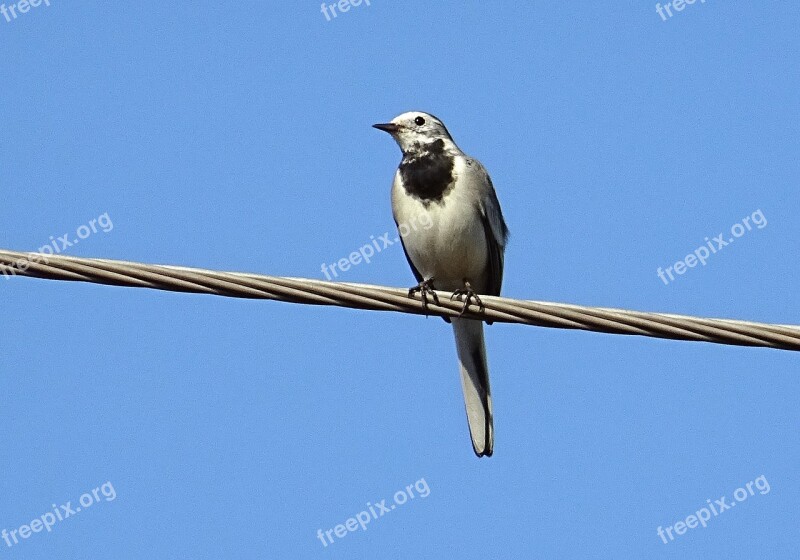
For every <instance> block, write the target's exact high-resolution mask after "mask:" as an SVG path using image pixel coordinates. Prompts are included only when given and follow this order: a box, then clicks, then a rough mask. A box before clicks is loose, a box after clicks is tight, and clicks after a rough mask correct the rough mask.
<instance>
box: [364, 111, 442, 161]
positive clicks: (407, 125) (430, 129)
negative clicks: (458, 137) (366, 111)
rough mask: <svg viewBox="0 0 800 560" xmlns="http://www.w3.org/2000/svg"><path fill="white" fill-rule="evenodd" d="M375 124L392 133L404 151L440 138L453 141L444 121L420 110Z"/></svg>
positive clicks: (376, 126) (378, 127)
mask: <svg viewBox="0 0 800 560" xmlns="http://www.w3.org/2000/svg"><path fill="white" fill-rule="evenodd" d="M373 126H375V128H377V129H380V130H383V131H386V132H388V133H389V134H391V135H392V138H394V139H395V140H396V141H397V143H398V144H399V145H400V148H401V149H402V150H403V151H405V150H407V149H409V148H411V147H412V146H413V145H414V144H428V143H430V142H433V141H434V140H439V139H442V140H444V141H445V142H446V143H452V141H453V140H452V138H450V133H449V132H447V129H446V128H445V126H444V124H442V121H440V120H439V119H437V118H436V117H434V116H433V115H430V114H428V113H422V112H419V111H411V112H408V113H403V114H402V115H398V116H397V117H395V118H393V119H392V121H391V122H389V123H386V124H376V125H373Z"/></svg>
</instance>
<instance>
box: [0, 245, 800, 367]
mask: <svg viewBox="0 0 800 560" xmlns="http://www.w3.org/2000/svg"><path fill="white" fill-rule="evenodd" d="M0 276H6V277H7V278H10V277H12V276H30V277H34V278H45V279H50V280H68V281H76V282H92V283H95V284H107V285H113V286H128V287H133V288H151V289H154V290H168V291H174V292H189V293H198V294H212V295H218V296H225V297H237V298H250V299H270V300H277V301H283V302H288V303H305V304H312V305H336V306H339V307H350V308H354V309H369V310H376V311H397V312H400V313H414V314H418V315H419V314H424V313H425V310H424V309H423V307H422V302H421V300H420V299H419V298H418V297H416V298H409V297H408V290H404V289H399V288H388V287H385V286H371V285H367V284H352V283H345V282H326V281H324V280H311V279H308V278H287V277H278V276H262V275H259V274H245V273H240V272H221V271H216V270H205V269H199V268H186V267H180V266H168V265H151V264H143V263H136V262H127V261H116V260H108V259H84V258H76V257H66V256H63V255H45V254H41V253H21V252H17V251H6V250H2V249H0ZM438 296H439V303H438V304H437V303H436V302H429V305H428V309H427V313H428V314H430V315H439V316H449V317H455V316H458V315H459V313H460V312H461V308H462V304H461V303H460V302H458V301H451V300H450V293H449V292H438ZM481 300H482V301H483V304H484V306H485V309H484V311H483V312H481V313H479V312H477V310H475V309H474V307H471V308H470V311H468V312H467V313H465V315H464V316H465V317H470V318H475V319H488V320H491V321H496V322H501V323H519V324H523V325H534V326H539V327H551V328H560V329H581V330H587V331H596V332H604V333H609V334H627V335H639V336H649V337H655V338H667V339H673V340H694V341H701V342H712V343H716V344H731V345H737V346H765V347H769V348H777V349H781V350H795V351H798V350H800V326H796V325H771V324H766V323H753V322H749V321H736V320H731V319H707V318H702V317H690V316H686V315H672V314H667V313H647V312H642V311H629V310H625V309H612V308H606V307H585V306H581V305H569V304H563V303H551V302H543V301H530V300H519V299H509V298H500V297H491V296H481Z"/></svg>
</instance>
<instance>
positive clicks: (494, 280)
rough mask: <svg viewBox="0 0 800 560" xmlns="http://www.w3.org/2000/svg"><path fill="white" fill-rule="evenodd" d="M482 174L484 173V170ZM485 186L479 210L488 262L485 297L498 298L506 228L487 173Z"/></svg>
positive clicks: (501, 281)
mask: <svg viewBox="0 0 800 560" xmlns="http://www.w3.org/2000/svg"><path fill="white" fill-rule="evenodd" d="M484 173H486V171H485V170H484ZM486 185H487V187H488V188H487V189H485V191H484V193H483V197H482V200H481V209H480V210H481V221H482V222H483V232H484V235H485V236H486V247H487V249H488V260H489V262H488V263H487V266H486V271H487V275H488V278H487V279H486V290H485V291H486V294H487V295H490V296H499V295H500V289H501V288H502V286H503V264H504V253H505V248H506V242H507V241H508V227H507V226H506V222H505V220H504V219H503V211H502V210H501V209H500V202H499V201H498V200H497V193H495V190H494V185H492V180H491V178H489V174H488V173H487V174H486Z"/></svg>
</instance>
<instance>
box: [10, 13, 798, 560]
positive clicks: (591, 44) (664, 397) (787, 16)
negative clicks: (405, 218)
mask: <svg viewBox="0 0 800 560" xmlns="http://www.w3.org/2000/svg"><path fill="white" fill-rule="evenodd" d="M798 28H800V8H798V6H797V4H796V3H790V2H780V3H779V2H767V3H764V2H745V1H743V0H742V1H725V2H722V1H718V0H707V2H706V3H705V4H700V3H699V2H697V3H695V4H694V5H689V6H686V8H685V9H684V10H683V11H682V12H679V13H676V14H675V15H674V17H672V18H671V19H669V20H668V21H662V20H661V18H660V17H659V16H658V14H657V13H656V11H655V7H654V3H653V2H644V1H637V2H633V1H620V2H605V3H597V2H591V3H590V2H580V3H577V4H575V5H573V4H570V3H553V2H531V3H513V4H512V3H495V2H480V3H464V2H458V3H450V4H445V3H435V2H429V1H422V0H419V1H411V2H397V1H391V2H390V1H388V0H372V3H371V5H370V6H367V5H365V4H362V5H361V6H360V7H357V8H352V9H351V10H350V11H349V12H347V13H345V14H342V15H340V16H339V17H337V18H336V19H334V20H331V21H326V19H325V17H324V16H323V14H322V13H321V11H320V6H319V3H318V2H313V1H309V2H250V1H243V2H228V1H218V2H213V3H212V2H200V3H197V4H193V5H191V6H189V5H186V6H182V5H180V4H179V3H174V2H167V3H164V2H153V1H149V0H147V1H140V2H107V3H100V2H95V3H91V2H62V1H61V0H52V2H51V6H50V7H46V6H44V5H42V6H40V7H38V8H35V9H32V10H31V11H29V12H28V13H26V14H24V15H21V16H20V17H19V18H18V19H16V20H14V21H12V22H11V23H6V22H5V20H4V19H0V50H1V51H2V53H3V56H2V57H0V83H1V84H2V85H0V111H1V113H0V114H1V116H0V135H1V136H0V137H1V138H2V145H3V149H2V156H0V160H1V163H0V189H1V190H0V192H2V206H0V209H1V212H2V216H3V218H2V220H0V247H4V248H8V249H13V250H35V249H36V248H37V247H40V246H41V245H43V244H44V243H46V242H47V241H48V240H49V238H50V236H54V237H57V236H60V235H62V234H64V233H68V232H69V233H71V234H74V232H75V231H76V230H77V228H78V227H79V226H81V225H84V224H87V223H88V222H89V221H90V220H91V219H94V218H96V217H97V216H99V215H101V214H103V213H106V212H107V213H108V214H109V216H110V217H111V219H112V220H113V225H114V228H113V230H112V231H111V232H109V233H102V232H98V233H96V234H93V235H92V236H90V237H89V238H87V239H86V240H83V241H81V242H80V244H79V245H76V246H74V247H72V248H70V249H69V254H71V255H75V256H86V257H105V258H117V259H127V260H134V261H143V262H153V263H167V264H179V265H186V266H199V267H206V268H212V269H224V270H236V271H248V272H256V273H264V274H272V275H286V276H304V277H310V278H322V277H323V275H322V273H321V272H320V266H321V264H322V263H323V262H325V263H331V262H334V261H336V260H338V259H340V258H342V257H346V256H347V255H348V254H349V253H350V252H352V251H354V250H356V249H358V247H360V246H361V245H363V244H365V243H367V242H369V239H370V236H371V235H375V236H376V237H377V236H379V235H381V234H383V233H384V232H386V231H391V230H392V228H393V227H394V224H393V221H392V218H391V211H390V203H389V187H390V183H391V178H392V174H393V173H394V170H395V167H396V165H397V163H398V161H399V158H400V153H399V151H398V149H397V147H396V146H395V145H394V143H393V142H392V141H391V139H390V138H389V137H388V136H386V135H385V134H384V133H381V132H379V131H376V130H374V129H372V128H370V125H371V124H372V123H375V122H382V121H386V120H388V119H391V118H392V117H393V116H395V115H397V114H399V113H401V112H404V111H407V110H411V109H421V110H426V111H429V112H432V113H434V114H436V115H437V116H439V117H441V118H442V119H443V120H444V122H445V123H447V125H448V127H449V128H450V131H451V132H452V134H453V135H454V137H455V139H456V141H457V142H458V143H459V145H460V146H461V147H462V148H463V149H464V150H465V151H466V152H467V153H469V154H471V155H473V156H475V157H477V158H479V159H481V161H483V163H484V164H485V165H486V167H487V168H488V169H489V171H490V172H491V174H492V177H493V179H494V183H495V185H496V187H497V190H498V193H499V197H500V201H501V203H502V205H503V210H504V212H505V215H506V218H507V221H508V223H509V226H510V228H511V231H512V239H511V243H510V245H509V246H508V251H507V254H506V275H505V279H506V280H505V285H504V294H505V295H508V296H510V297H518V298H529V299H538V300H548V301H560V302H569V303H577V304H584V305H598V306H615V307H622V308H629V309H637V310H649V311H665V312H673V313H685V314H691V315H699V316H711V317H729V318H739V319H749V320H756V321H765V322H771V323H785V324H797V323H800V295H798V290H797V287H798V278H800V263H799V262H798V258H797V255H798V226H799V225H800V221H799V219H798V207H799V205H800V194H798V191H799V189H798V179H800V158H798V138H799V137H800V118H799V117H800V110H799V109H798V106H799V102H798V86H800V79H799V77H798V55H800V52H798V51H799V50H800V49H799V47H800V36H799V35H798V31H797V30H798ZM758 209H760V210H761V211H762V212H763V214H764V216H765V217H766V218H767V220H768V225H767V226H766V227H765V228H763V229H754V230H753V231H751V232H748V233H746V234H745V235H744V236H743V237H742V238H741V239H738V240H737V241H736V242H735V243H734V244H732V245H730V246H728V247H726V248H725V249H724V250H723V251H721V252H720V253H718V254H716V255H714V256H712V257H711V258H710V259H709V261H708V263H707V265H706V266H705V267H697V268H693V269H690V270H689V271H688V272H687V273H686V274H684V275H683V276H680V277H678V278H677V279H676V281H675V282H673V283H671V284H670V285H668V286H665V285H664V284H663V282H662V281H661V280H659V279H658V277H657V276H656V269H657V268H658V267H667V266H670V265H672V264H674V262H675V261H677V260H680V259H682V258H683V257H684V256H685V255H686V254H687V253H690V252H692V251H693V250H694V249H695V248H697V247H698V246H700V245H702V244H703V243H704V238H705V237H711V236H716V235H717V234H718V233H720V232H726V233H727V231H729V229H730V227H731V226H732V225H733V224H735V223H737V222H740V221H741V220H742V219H743V218H744V217H746V216H750V215H751V214H752V213H753V212H754V211H756V210H758ZM73 237H74V235H73ZM341 279H343V280H346V281H351V282H367V283H374V284H383V285H391V286H401V287H407V286H410V285H411V284H412V283H413V277H412V275H411V272H410V271H409V269H408V266H407V264H406V261H405V258H404V257H403V253H402V250H401V249H400V247H399V246H395V247H392V248H391V249H387V250H386V251H385V252H383V253H380V254H379V255H378V256H377V257H376V258H375V259H374V260H373V262H372V263H371V264H361V265H359V266H356V267H354V268H352V269H351V270H350V271H348V272H347V273H346V274H345V275H343V276H342V277H341ZM0 298H2V299H1V300H0V301H1V302H2V311H3V315H2V321H3V322H2V324H3V329H2V335H1V336H0V375H1V376H2V377H1V379H2V391H1V392H0V423H1V424H0V425H2V433H3V435H2V440H1V441H2V445H1V446H0V469H1V470H2V471H1V472H2V476H0V529H2V528H6V529H8V530H10V529H14V528H18V527H19V526H20V525H23V524H26V523H28V522H30V521H31V520H32V519H34V518H35V517H38V516H40V515H41V514H43V513H46V512H47V511H49V510H50V509H51V504H53V503H56V504H61V503H65V502H67V501H69V500H72V501H73V504H74V503H75V502H76V501H77V499H78V497H79V496H80V495H81V494H82V493H83V492H86V491H90V490H91V489H92V488H94V487H96V486H99V485H100V484H102V483H103V482H106V481H111V482H112V484H113V486H114V488H115V490H116V492H117V498H116V499H115V500H114V501H111V502H105V501H104V502H102V503H101V504H98V505H96V506H93V507H92V508H91V509H88V510H84V511H82V512H80V513H79V514H77V515H76V516H75V517H73V518H71V519H68V520H65V521H64V522H62V523H59V524H57V525H56V526H55V527H54V529H53V532H52V533H50V534H46V533H41V534H34V535H33V536H31V538H29V539H28V540H25V541H22V542H21V543H20V544H19V545H16V546H14V547H13V548H8V547H7V546H5V544H4V543H3V542H2V541H0V558H14V559H23V558H25V559H27V558H35V559H39V558H52V557H64V558H82V559H89V558H148V557H155V558H198V559H199V558H214V559H216V558H221V557H226V558H227V557H231V558H272V557H274V558H312V559H313V558H325V557H328V558H367V557H380V558H444V557H447V558H463V559H471V558H523V557H524V558H529V557H530V558H707V557H710V556H711V555H714V556H720V557H723V556H724V557H726V558H755V557H759V558H795V557H796V553H797V542H798V538H799V537H800V529H799V527H800V510H799V509H798V507H797V504H798V503H800V484H799V483H800V473H798V467H797V465H798V461H799V460H800V453H799V452H798V448H799V446H800V435H799V434H800V432H799V431H798V422H800V406H799V405H800V372H799V371H798V363H799V362H798V355H796V354H793V353H790V352H781V351H776V350H769V349H749V348H737V347H725V346H716V345H710V344H701V343H688V342H673V341H664V340H654V339H645V338H639V337H624V336H612V335H604V334H596V333H585V332H573V331H562V330H551V329H540V328H532V327H522V326H515V325H504V324H495V325H493V326H491V327H488V328H487V345H488V348H489V357H490V364H491V374H492V390H493V396H494V409H495V427H496V448H495V456H494V457H492V458H490V459H477V458H476V457H475V456H474V455H473V452H472V449H471V446H470V444H469V436H468V431H467V425H466V419H465V415H464V410H463V403H462V396H461V388H460V385H459V381H458V370H457V364H456V358H455V350H454V345H453V342H452V335H451V332H450V330H449V327H448V326H447V325H446V324H445V323H444V322H442V321H440V320H438V319H432V318H431V319H427V320H426V319H424V318H421V317H417V316H409V315H401V314H390V313H376V312H363V311H354V310H348V309H337V308H319V307H306V306H300V305H289V304H282V303H274V302H263V301H244V300H235V299H227V298H217V297H210V296H200V295H185V294H175V293H168V292H159V291H152V290H136V289H123V288H115V287H105V286H95V285H88V284H76V283H66V282H52V281H43V280H34V279H25V278H16V279H11V280H4V279H0ZM760 475H764V476H765V477H766V479H767V480H768V482H769V484H770V488H771V491H770V492H769V493H768V494H766V495H763V496H762V495H759V494H756V495H755V496H754V497H751V498H749V499H748V500H747V501H745V502H743V503H742V504H739V505H738V507H735V508H734V509H732V510H729V511H726V512H725V513H724V514H722V515H720V516H719V517H716V518H714V519H712V520H711V521H710V522H709V525H708V527H707V528H705V529H702V528H697V529H694V530H690V531H689V532H688V533H687V534H684V535H683V536H680V537H678V538H677V540H676V541H674V542H671V543H669V544H664V543H663V542H662V541H661V539H659V537H658V536H657V534H656V529H657V527H658V526H669V525H672V524H674V523H675V522H676V521H679V520H681V519H684V518H685V517H686V516H687V515H690V514H692V513H693V512H695V511H696V510H697V509H698V508H700V507H701V506H703V505H705V504H706V500H707V499H708V498H711V499H716V498H719V497H720V496H728V500H730V496H731V495H732V494H733V492H734V490H735V489H736V488H738V487H740V486H742V485H744V484H745V483H747V482H748V481H751V480H753V479H755V478H756V477H758V476H760ZM421 478H424V479H425V481H426V482H427V484H428V485H429V487H430V495H429V496H428V497H427V498H425V499H416V500H414V501H412V502H409V503H408V504H406V505H404V506H402V507H399V508H398V509H396V510H395V511H392V513H391V514H389V515H387V516H384V517H382V518H380V519H379V520H377V521H374V522H373V523H372V524H371V525H369V526H368V530H367V531H366V532H363V531H357V532H354V533H349V534H348V535H347V536H346V537H344V538H343V539H337V540H336V542H335V543H334V544H332V545H329V546H328V547H327V548H324V547H323V546H322V544H321V543H320V541H319V540H318V539H317V537H316V532H317V529H323V530H326V529H330V528H333V527H334V526H335V525H337V524H339V523H343V522H345V521H346V519H347V518H349V517H351V516H353V515H355V514H356V513H358V512H359V511H361V510H363V509H365V507H366V504H367V502H371V503H373V504H374V503H375V502H376V501H379V500H381V499H383V498H391V497H392V495H393V494H394V492H396V491H397V490H400V489H402V488H404V487H405V486H406V485H408V484H412V483H413V482H414V481H417V480H419V479H421ZM390 503H391V502H390Z"/></svg>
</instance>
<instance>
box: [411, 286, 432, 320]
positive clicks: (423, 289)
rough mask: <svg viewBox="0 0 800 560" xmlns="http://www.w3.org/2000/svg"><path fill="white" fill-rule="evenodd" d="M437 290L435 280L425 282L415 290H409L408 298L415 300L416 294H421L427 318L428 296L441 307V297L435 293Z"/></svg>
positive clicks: (415, 287)
mask: <svg viewBox="0 0 800 560" xmlns="http://www.w3.org/2000/svg"><path fill="white" fill-rule="evenodd" d="M435 289H436V288H434V287H433V278H428V279H427V280H423V281H422V282H420V283H419V284H417V285H416V286H414V287H413V288H409V290H408V297H410V298H413V297H414V294H415V293H417V292H419V293H420V296H421V297H422V309H423V310H425V316H426V317H427V316H428V296H429V295H430V296H431V297H432V298H433V301H434V303H436V305H439V296H437V295H436V292H434V290H435Z"/></svg>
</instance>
